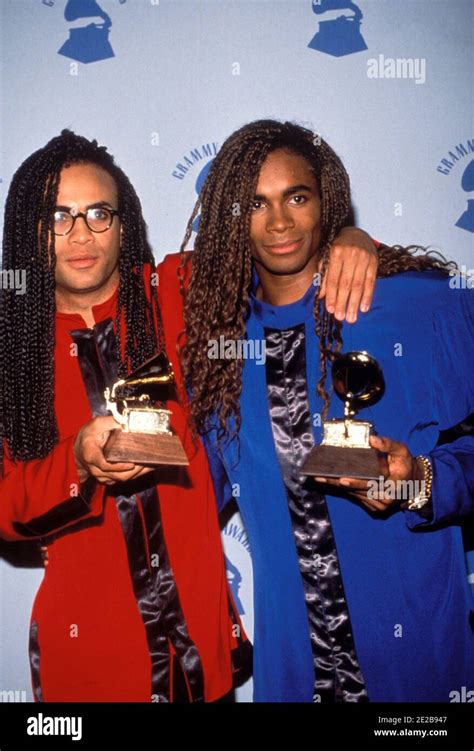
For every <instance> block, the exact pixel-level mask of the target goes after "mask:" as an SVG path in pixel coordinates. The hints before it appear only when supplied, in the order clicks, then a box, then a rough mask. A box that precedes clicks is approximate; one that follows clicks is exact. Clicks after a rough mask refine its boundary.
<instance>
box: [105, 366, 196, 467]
mask: <svg viewBox="0 0 474 751" xmlns="http://www.w3.org/2000/svg"><path fill="white" fill-rule="evenodd" d="M173 384H174V374H173V370H172V368H171V365H170V363H169V362H168V359H167V357H166V355H165V354H164V353H163V352H161V353H160V354H158V355H155V356H154V357H152V358H151V359H150V360H147V361H146V362H145V363H143V365H141V366H140V367H139V368H137V369H136V370H134V371H133V373H130V375H128V376H127V378H122V379H121V380H119V381H116V383H114V385H113V386H112V388H111V389H110V388H107V389H106V390H105V392H104V396H105V400H106V404H107V409H109V410H110V412H111V413H112V415H113V417H114V418H115V419H116V420H117V422H119V423H120V424H121V428H118V429H117V430H113V431H112V432H111V434H110V436H109V439H108V441H107V443H106V445H105V447H104V456H105V458H106V459H107V461H109V462H132V463H133V464H144V465H147V466H150V465H151V466H153V465H155V464H156V465H160V464H168V465H178V466H186V465H188V464H189V461H188V458H187V456H186V454H185V452H184V449H183V446H182V444H181V441H180V439H179V438H178V436H176V435H174V434H173V433H172V432H171V430H170V415H171V411H170V410H169V409H164V408H162V407H156V406H155V403H156V402H157V401H159V400H160V396H161V400H162V399H163V395H164V391H166V389H169V388H170V387H172V386H173Z"/></svg>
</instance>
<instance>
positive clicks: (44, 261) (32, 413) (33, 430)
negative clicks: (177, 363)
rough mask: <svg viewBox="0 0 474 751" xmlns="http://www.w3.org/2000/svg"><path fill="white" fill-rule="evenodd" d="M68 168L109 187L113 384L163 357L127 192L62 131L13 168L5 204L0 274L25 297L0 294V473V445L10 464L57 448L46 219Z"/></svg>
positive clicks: (112, 170)
mask: <svg viewBox="0 0 474 751" xmlns="http://www.w3.org/2000/svg"><path fill="white" fill-rule="evenodd" d="M73 164H94V165H97V166H99V167H101V168H102V169H103V170H105V171H106V172H108V173H109V174H110V175H111V177H112V178H113V179H114V181H115V183H116V185H117V190H118V197H119V205H118V211H119V216H120V221H121V227H122V237H121V250H120V256H119V277H120V280H119V289H118V304H117V317H116V322H115V324H116V342H117V347H116V358H117V366H118V372H119V374H120V375H121V376H123V375H125V374H126V373H128V372H129V371H130V370H131V369H133V368H135V367H138V366H139V365H140V364H141V363H142V362H143V361H144V360H146V359H147V358H149V357H151V356H152V355H153V354H155V353H156V352H157V350H161V349H163V348H164V344H163V342H164V336H163V329H162V324H161V316H160V312H159V307H158V299H157V295H156V287H155V286H153V284H152V282H151V280H150V289H149V290H148V297H147V293H146V290H145V284H144V281H143V266H144V264H154V259H153V253H152V250H151V247H150V245H149V243H148V240H147V228H146V224H145V221H144V219H143V215H142V209H141V205H140V200H139V198H138V196H137V194H136V192H135V189H134V188H133V186H132V184H131V183H130V180H129V179H128V177H127V176H126V175H125V173H124V172H123V171H122V170H121V169H120V167H118V165H117V164H116V163H115V161H114V158H113V157H112V156H111V154H109V153H108V152H107V150H106V148H105V147H103V146H99V145H98V144H97V141H95V140H94V141H89V140H87V139H86V138H84V137H82V136H78V135H76V134H75V133H72V132H71V131H69V130H63V131H62V133H61V135H60V136H57V137H55V138H53V139H52V140H51V141H49V143H47V144H46V146H44V147H43V148H41V149H39V150H38V151H36V152H35V153H34V154H32V155H31V156H29V157H28V159H26V160H25V161H24V162H23V164H22V165H21V166H20V167H19V169H18V170H17V172H16V174H15V175H14V177H13V180H12V183H11V186H10V189H9V192H8V196H7V201H6V208H5V224H4V235H3V259H2V267H3V274H4V275H5V274H7V273H10V274H11V273H12V271H14V270H16V271H21V272H23V271H24V272H26V291H25V294H15V291H14V290H13V289H11V288H9V289H3V291H1V292H0V363H1V376H0V377H1V383H0V386H1V390H0V469H1V460H2V459H3V449H4V444H5V443H6V446H7V450H8V455H9V457H10V459H11V460H13V461H28V460H30V459H35V458H43V457H45V456H46V455H47V454H48V453H49V452H50V451H51V450H52V448H53V446H54V444H55V443H56V442H57V441H58V428H57V422H56V418H55V414H54V344H55V310H56V305H55V252H54V234H53V232H52V217H53V213H54V208H55V206H56V201H57V192H58V185H59V179H60V173H61V170H62V169H63V168H64V167H67V166H70V165H73ZM3 286H5V285H3ZM122 316H123V318H124V321H125V332H124V356H123V358H122V352H121V349H122V348H121V346H120V341H121V323H122ZM155 321H157V323H155Z"/></svg>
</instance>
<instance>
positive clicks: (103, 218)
mask: <svg viewBox="0 0 474 751" xmlns="http://www.w3.org/2000/svg"><path fill="white" fill-rule="evenodd" d="M118 215H119V212H118V211H115V209H106V208H104V207H103V206H99V207H96V208H91V209H87V211H86V212H82V211H78V212H77V213H74V214H72V213H71V212H70V211H69V210H67V209H56V211H55V212H54V214H53V232H54V234H55V235H68V234H69V233H70V232H72V229H73V227H74V225H75V223H76V219H79V217H81V218H82V219H84V221H85V223H86V225H87V226H88V227H89V229H90V231H91V232H106V231H107V230H108V229H110V227H111V226H112V222H113V221H114V216H118Z"/></svg>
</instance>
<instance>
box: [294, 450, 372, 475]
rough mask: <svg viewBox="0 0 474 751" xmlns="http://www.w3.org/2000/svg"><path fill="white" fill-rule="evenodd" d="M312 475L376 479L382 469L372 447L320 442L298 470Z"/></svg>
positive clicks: (303, 473)
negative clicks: (354, 446)
mask: <svg viewBox="0 0 474 751" xmlns="http://www.w3.org/2000/svg"><path fill="white" fill-rule="evenodd" d="M300 474H302V475H311V476H312V477H331V478H336V479H337V478H339V477H355V478H356V479H357V480H378V478H379V477H380V475H382V471H381V469H380V466H379V462H378V455H377V452H376V450H375V449H373V448H348V447H346V446H329V445H327V444H321V445H320V446H315V447H314V448H313V449H311V451H310V453H309V454H308V456H307V457H306V459H305V462H304V464H303V466H302V468H301V470H300Z"/></svg>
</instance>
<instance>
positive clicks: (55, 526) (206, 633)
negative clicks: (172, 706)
mask: <svg viewBox="0 0 474 751" xmlns="http://www.w3.org/2000/svg"><path fill="white" fill-rule="evenodd" d="M176 258H177V257H176V256H169V257H168V258H167V259H165V261H164V262H163V263H162V264H160V266H159V267H158V274H159V280H160V285H159V288H158V291H159V297H160V304H161V309H162V316H163V321H164V326H165V335H166V342H167V351H168V357H169V358H170V360H171V361H172V364H173V366H174V372H175V375H176V378H177V380H178V384H179V374H180V370H179V363H178V360H177V356H176V348H175V342H176V337H177V335H178V334H179V332H180V331H181V328H182V312H181V311H182V301H181V297H180V295H179V290H178V284H177V277H176V268H177V261H176ZM147 273H148V274H149V273H150V269H148V272H145V276H146V275H147ZM165 279H167V280H168V282H166V281H165ZM116 298H117V293H115V294H114V295H113V297H112V298H111V299H109V300H108V301H106V302H105V303H103V304H101V305H97V306H95V307H94V308H93V315H94V320H95V322H96V324H99V325H102V326H106V324H105V323H104V322H106V321H107V319H111V320H112V321H115V310H116ZM111 328H113V327H111ZM78 330H79V332H80V333H79V337H81V336H83V335H84V334H86V335H88V334H91V332H92V331H93V330H88V331H87V330H85V322H84V320H83V319H82V317H81V316H80V315H76V314H73V315H71V314H64V313H57V314H56V343H55V412H56V416H57V422H58V429H59V437H60V440H59V443H57V445H56V446H55V447H54V449H53V451H52V452H51V453H50V454H49V455H48V456H47V457H46V458H45V459H41V460H32V461H29V462H25V463H16V464H12V463H11V462H9V461H8V457H6V461H5V476H4V478H3V479H2V480H1V481H0V536H2V537H3V538H4V539H6V540H24V539H32V538H36V539H38V540H39V541H41V542H42V543H46V544H47V546H48V554H49V564H48V566H47V567H46V569H45V574H44V578H43V581H42V583H41V585H40V588H39V590H38V593H37V595H36V599H35V602H34V606H33V612H32V616H31V628H30V660H31V668H32V681H33V691H34V695H35V698H36V699H37V700H44V701H144V702H149V701H161V700H164V701H169V700H170V701H173V700H176V699H177V691H176V685H173V682H174V681H176V680H177V678H179V679H180V683H181V686H184V694H185V695H186V699H187V700H192V701H196V700H200V699H201V698H202V695H203V694H204V698H205V700H206V701H213V700H216V699H218V698H220V697H222V696H223V695H224V694H226V693H227V692H228V691H229V690H230V689H231V687H232V683H233V672H234V673H235V668H233V666H232V655H231V653H232V651H233V653H234V655H235V656H238V660H235V664H237V663H238V661H239V660H241V659H242V657H243V655H247V656H248V647H249V645H248V642H247V641H246V640H245V637H244V636H243V637H242V638H241V639H236V638H235V634H236V633H237V634H238V632H239V629H240V623H239V622H238V617H237V616H236V615H235V610H234V612H232V615H231V614H230V611H229V602H230V601H229V589H228V585H227V581H226V573H225V567H224V558H223V553H222V548H221V542H220V534H219V526H218V519H217V513H216V506H215V499H214V492H213V487H212V482H211V479H210V475H209V472H208V467H207V463H206V459H205V454H204V451H203V449H202V446H201V445H200V444H197V446H193V443H192V441H191V438H190V434H189V430H188V428H187V424H186V417H185V415H184V412H183V410H182V409H181V407H180V406H179V405H178V403H177V402H171V403H169V405H168V406H169V408H171V410H172V412H173V417H172V426H173V428H174V430H175V432H176V433H177V434H178V435H179V436H180V437H181V440H182V442H183V444H184V446H185V449H186V451H187V454H188V457H189V458H190V459H191V463H190V466H189V467H188V468H180V469H179V470H178V475H176V474H174V475H173V477H168V473H167V471H166V470H165V471H164V472H163V473H162V477H161V478H160V481H159V482H158V485H157V492H158V496H159V503H158V504H157V503H156V498H150V497H148V498H146V497H145V496H144V495H142V493H141V492H140V493H137V494H136V495H135V496H134V498H132V499H130V498H124V497H118V498H116V497H114V496H113V489H112V491H111V490H110V488H111V486H104V485H100V484H97V483H94V482H92V484H91V486H92V490H91V493H90V497H88V496H87V492H86V491H84V493H83V495H78V492H79V488H80V484H79V478H78V475H77V470H76V465H75V461H74V455H73V445H74V441H75V438H76V435H77V433H78V430H79V429H80V428H81V427H82V426H83V425H84V424H85V423H86V422H88V421H89V420H90V419H91V417H92V416H93V410H92V408H91V403H90V393H89V395H88V389H89V391H90V388H89V386H88V387H87V388H86V384H85V381H84V371H83V370H81V367H82V365H81V364H80V362H79V361H80V357H78V356H76V354H77V353H76V351H75V348H74V346H73V345H74V342H75V341H76V342H77V337H76V339H74V338H73V336H72V335H71V333H70V332H71V331H76V332H77V331H78ZM92 341H94V340H93V339H92ZM81 362H82V361H81ZM86 380H87V379H86ZM122 487H124V486H122ZM152 492H154V491H152ZM153 556H154V558H153ZM153 560H154V563H152V561H153ZM156 563H157V564H158V565H157V566H155V564H156ZM160 577H161V578H160ZM174 590H177V594H176V591H175V594H174V595H173V591H174ZM157 593H158V594H157ZM173 597H174V599H173ZM170 602H171V605H170ZM173 603H174V605H173ZM230 610H231V611H232V605H231V604H230ZM163 614H165V615H163ZM235 624H237V629H236V628H235ZM174 655H178V657H173V656H174ZM172 661H173V664H174V669H173V670H171V669H170V667H171V663H172ZM178 663H179V665H180V668H178V671H177V670H176V666H177V664H178ZM202 684H203V685H202ZM203 686H204V689H203Z"/></svg>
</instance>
